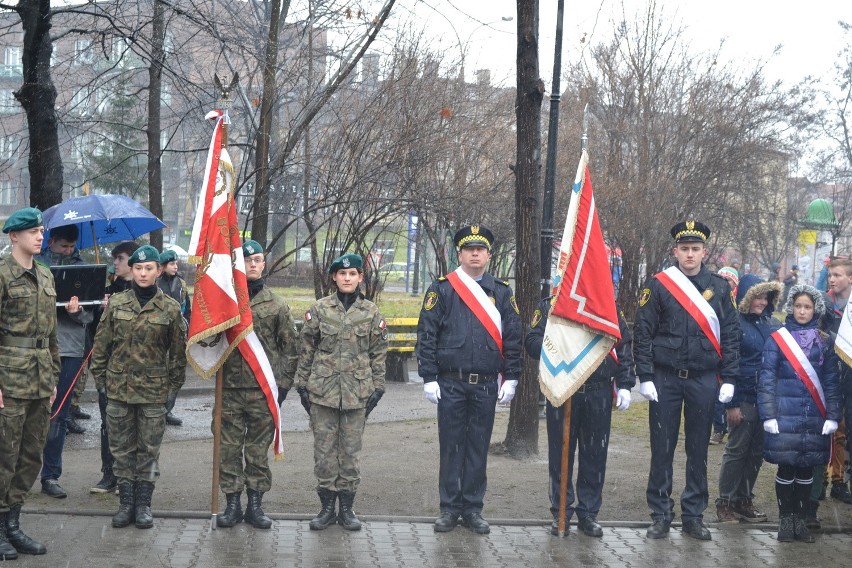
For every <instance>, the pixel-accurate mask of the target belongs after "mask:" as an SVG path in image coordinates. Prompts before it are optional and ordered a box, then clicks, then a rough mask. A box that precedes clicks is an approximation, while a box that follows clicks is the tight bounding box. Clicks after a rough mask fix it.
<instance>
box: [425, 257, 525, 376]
mask: <svg viewBox="0 0 852 568" xmlns="http://www.w3.org/2000/svg"><path fill="white" fill-rule="evenodd" d="M479 285H480V286H482V289H483V290H484V291H485V293H486V295H488V297H490V298H492V300H493V301H494V305H495V306H496V307H497V310H498V311H499V312H500V317H501V320H502V324H503V334H502V335H503V353H502V355H501V354H500V351H499V350H498V349H497V343H496V342H495V341H494V340H493V339H492V338H491V336H490V335H489V334H488V331H486V330H485V327H484V326H483V325H482V324H481V323H480V322H479V320H478V319H477V318H476V316H475V315H474V314H473V312H472V311H470V309H469V308H468V307H467V306H466V305H465V303H464V301H463V300H462V299H461V298H460V297H459V295H458V294H456V291H455V290H454V289H453V286H452V284H450V282H449V280H447V279H446V278H445V277H443V276H442V277H441V278H439V279H438V280H436V281H435V282H433V283H432V285H431V286H429V289H428V290H427V291H426V297H425V299H424V300H423V307H422V309H421V310H420V319H419V320H418V322H417V346H416V347H415V354H416V355H417V366H418V373H419V375H420V376H421V377H423V380H424V381H425V382H429V381H435V380H437V379H438V375H441V374H444V373H447V374H450V373H457V372H459V371H461V372H462V373H480V374H485V375H496V374H497V373H503V378H504V379H505V380H507V381H509V380H518V379H520V376H521V316H520V315H519V313H518V308H517V304H516V303H515V296H514V295H513V294H512V289H511V288H510V287H509V285H508V284H507V283H506V282H503V281H501V280H497V279H496V278H494V277H493V276H492V275H491V274H489V273H487V272H486V273H485V274H484V275H483V276H482V279H481V280H480V281H479Z"/></svg>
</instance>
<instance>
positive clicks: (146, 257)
mask: <svg viewBox="0 0 852 568" xmlns="http://www.w3.org/2000/svg"><path fill="white" fill-rule="evenodd" d="M137 262H156V263H157V264H159V263H160V251H158V250H157V249H155V248H154V247H152V246H151V245H143V246H141V247H139V248H138V249H136V252H134V253H133V254H132V255H131V256H130V258H129V259H128V260H127V264H128V265H130V266H133V265H134V264H135V263H137Z"/></svg>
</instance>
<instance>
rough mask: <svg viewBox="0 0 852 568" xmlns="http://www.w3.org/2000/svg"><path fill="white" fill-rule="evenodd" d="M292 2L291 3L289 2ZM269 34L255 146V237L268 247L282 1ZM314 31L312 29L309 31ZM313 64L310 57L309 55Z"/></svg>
mask: <svg viewBox="0 0 852 568" xmlns="http://www.w3.org/2000/svg"><path fill="white" fill-rule="evenodd" d="M288 5H289V2H288ZM271 8H272V12H271V13H270V15H269V31H268V33H267V36H266V58H265V59H264V62H263V95H262V96H261V99H260V124H259V125H258V132H257V145H256V147H255V152H254V158H255V169H256V170H257V174H256V176H255V183H254V218H253V219H252V222H251V237H252V239H254V240H256V241H257V242H259V243H260V244H261V245H263V246H266V232H267V228H268V226H269V141H270V133H271V132H272V119H273V118H274V114H273V108H274V105H275V98H276V91H277V89H276V85H275V68H276V67H277V65H278V29H279V27H280V21H281V0H273V2H272V4H271ZM308 33H309V34H310V31H309V32H308ZM308 61H309V63H308V64H309V65H310V57H309V58H308Z"/></svg>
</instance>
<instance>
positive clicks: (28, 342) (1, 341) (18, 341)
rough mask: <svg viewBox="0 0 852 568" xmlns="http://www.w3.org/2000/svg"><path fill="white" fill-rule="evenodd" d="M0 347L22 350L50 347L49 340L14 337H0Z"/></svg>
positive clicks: (44, 338) (45, 338)
mask: <svg viewBox="0 0 852 568" xmlns="http://www.w3.org/2000/svg"><path fill="white" fill-rule="evenodd" d="M0 345H3V346H5V347H23V348H24V349H43V348H45V347H47V346H48V345H50V338H47V337H43V338H41V339H34V338H32V337H18V336H15V335H0Z"/></svg>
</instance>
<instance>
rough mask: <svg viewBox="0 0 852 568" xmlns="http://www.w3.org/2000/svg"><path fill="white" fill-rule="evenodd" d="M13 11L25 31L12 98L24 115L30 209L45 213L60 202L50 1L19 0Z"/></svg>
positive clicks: (59, 164) (60, 169)
mask: <svg viewBox="0 0 852 568" xmlns="http://www.w3.org/2000/svg"><path fill="white" fill-rule="evenodd" d="M16 10H17V11H18V15H20V17H21V25H22V27H23V29H24V49H23V54H22V63H23V73H24V84H23V85H22V86H21V89H20V90H19V91H16V92H15V98H16V99H18V102H20V103H21V106H22V107H23V108H24V112H26V114H27V130H28V132H29V138H30V141H29V142H30V156H29V173H30V205H31V206H33V207H38V208H39V209H42V210H44V209H47V208H48V207H50V206H52V205H56V204H57V203H59V202H60V201H62V157H61V156H60V155H59V132H58V127H57V119H56V87H55V86H54V85H53V79H52V78H51V76H50V55H51V53H52V52H53V45H52V43H51V38H50V27H51V21H50V0H21V1H20V3H19V4H18V5H17V7H16Z"/></svg>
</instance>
